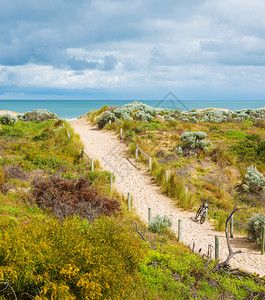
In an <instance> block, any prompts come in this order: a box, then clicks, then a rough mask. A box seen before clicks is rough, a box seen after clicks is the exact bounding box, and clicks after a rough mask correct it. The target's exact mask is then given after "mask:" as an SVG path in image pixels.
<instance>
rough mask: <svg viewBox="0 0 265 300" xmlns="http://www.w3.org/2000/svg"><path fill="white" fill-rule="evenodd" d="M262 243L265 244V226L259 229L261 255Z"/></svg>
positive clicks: (262, 251)
mask: <svg viewBox="0 0 265 300" xmlns="http://www.w3.org/2000/svg"><path fill="white" fill-rule="evenodd" d="M264 243H265V226H262V229H261V254H262V255H263V254H264Z"/></svg>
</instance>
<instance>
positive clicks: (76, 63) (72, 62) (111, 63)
mask: <svg viewBox="0 0 265 300" xmlns="http://www.w3.org/2000/svg"><path fill="white" fill-rule="evenodd" d="M67 65H68V66H69V67H70V68H71V69H72V70H74V71H85V70H101V71H112V70H114V69H115V67H116V65H117V60H116V58H115V56H114V55H107V56H104V58H103V62H100V61H87V60H85V59H77V58H71V59H69V60H68V62H67Z"/></svg>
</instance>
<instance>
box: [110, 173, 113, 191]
mask: <svg viewBox="0 0 265 300" xmlns="http://www.w3.org/2000/svg"><path fill="white" fill-rule="evenodd" d="M112 185H113V175H112V174H111V175H110V189H111V190H112Z"/></svg>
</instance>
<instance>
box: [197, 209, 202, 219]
mask: <svg viewBox="0 0 265 300" xmlns="http://www.w3.org/2000/svg"><path fill="white" fill-rule="evenodd" d="M201 210H202V208H201V207H200V208H199V209H198V211H197V213H196V215H195V220H197V219H198V218H199V215H200V214H201Z"/></svg>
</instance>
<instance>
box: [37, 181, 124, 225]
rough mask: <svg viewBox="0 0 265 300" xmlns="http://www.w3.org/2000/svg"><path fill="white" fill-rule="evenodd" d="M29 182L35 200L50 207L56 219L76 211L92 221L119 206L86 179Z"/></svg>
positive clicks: (114, 200) (118, 208)
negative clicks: (32, 187) (92, 186)
mask: <svg viewBox="0 0 265 300" xmlns="http://www.w3.org/2000/svg"><path fill="white" fill-rule="evenodd" d="M33 186H34V189H33V197H34V198H35V199H36V202H37V204H38V205H39V206H40V207H42V208H46V209H49V210H51V211H52V212H53V213H54V214H55V215H56V216H57V217H58V218H60V219H62V218H65V217H67V216H71V215H76V214H78V215H80V216H81V217H82V218H86V219H88V220H89V221H90V222H92V221H93V220H94V219H95V218H97V217H99V216H101V215H106V216H110V215H112V214H114V213H115V212H117V211H119V210H120V204H119V202H118V201H117V200H116V199H112V198H109V197H104V196H101V195H99V194H98V192H97V191H96V190H94V189H92V188H91V186H90V182H89V181H88V180H87V179H80V180H78V181H76V180H72V181H69V180H67V179H62V178H59V177H51V178H49V179H45V180H44V179H41V180H40V179H35V180H34V181H33Z"/></svg>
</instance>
